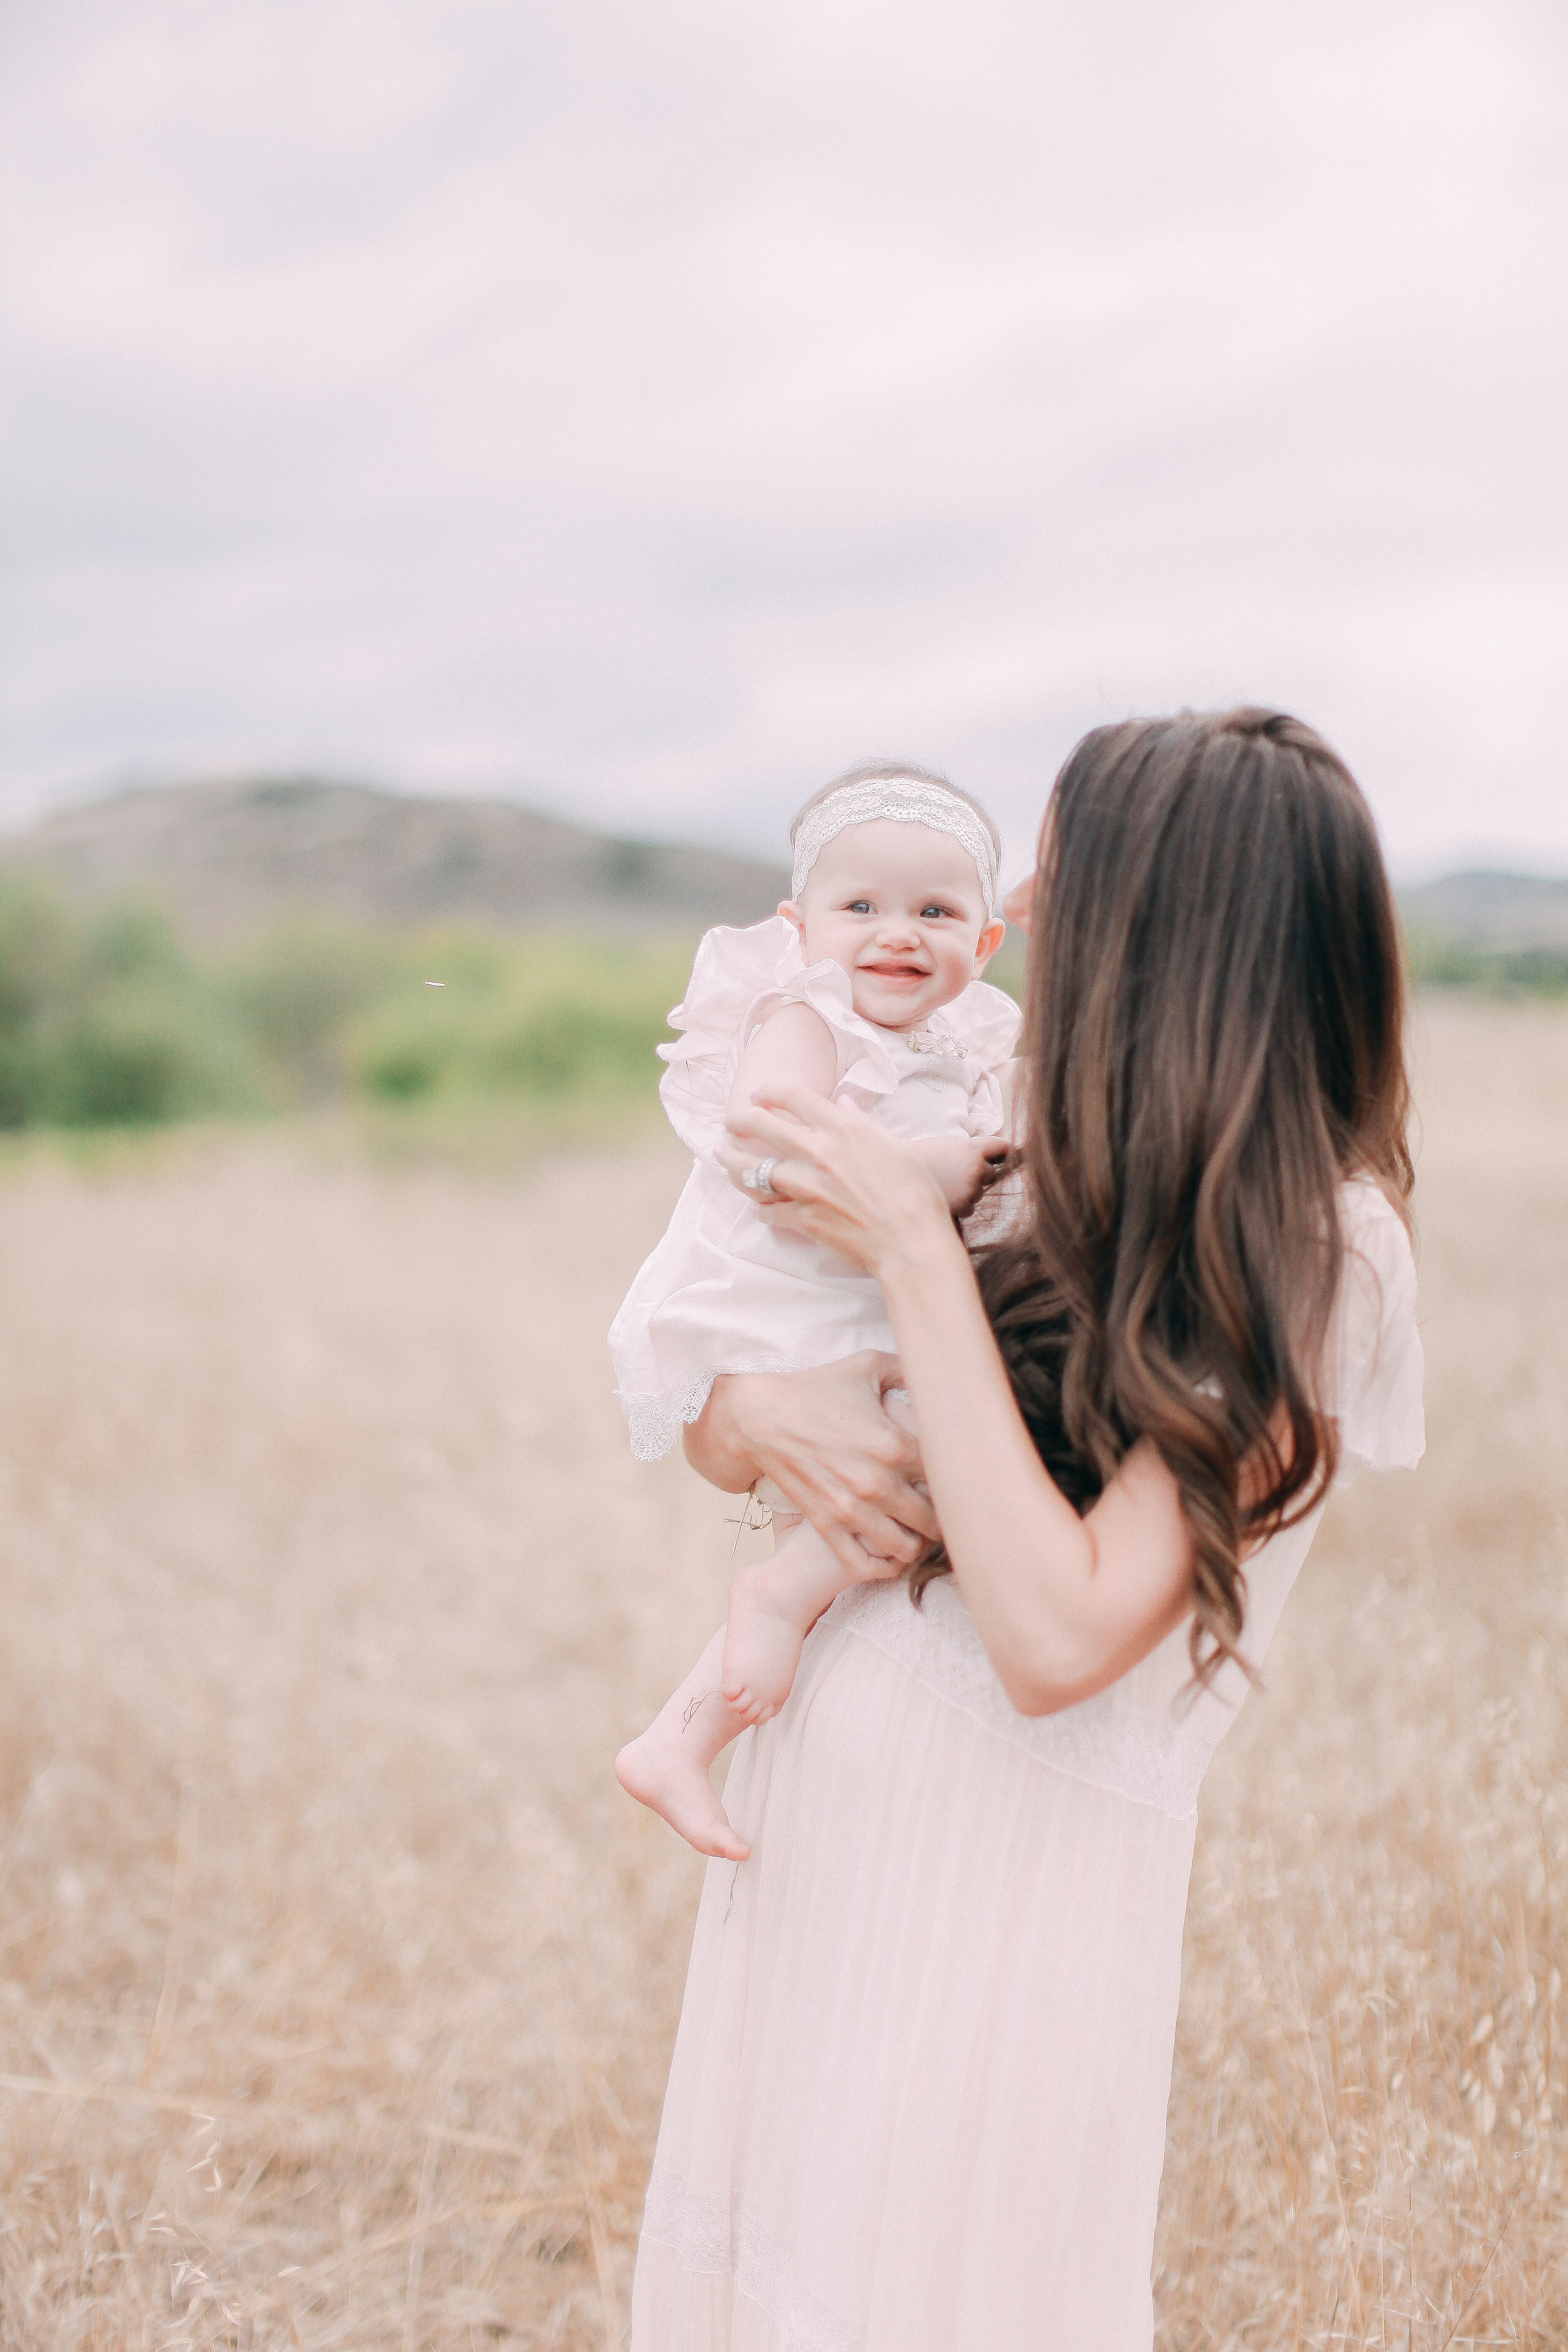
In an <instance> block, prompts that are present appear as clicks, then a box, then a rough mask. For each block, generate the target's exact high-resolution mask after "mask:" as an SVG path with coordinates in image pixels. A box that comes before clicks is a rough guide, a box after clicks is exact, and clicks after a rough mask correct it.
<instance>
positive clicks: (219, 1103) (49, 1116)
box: [0, 875, 1568, 1129]
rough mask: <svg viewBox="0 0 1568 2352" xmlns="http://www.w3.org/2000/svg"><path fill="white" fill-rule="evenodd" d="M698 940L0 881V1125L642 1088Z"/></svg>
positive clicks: (1485, 978)
mask: <svg viewBox="0 0 1568 2352" xmlns="http://www.w3.org/2000/svg"><path fill="white" fill-rule="evenodd" d="M694 945H695V941H694V940H693V939H692V938H691V937H689V936H672V937H669V938H664V939H653V940H625V939H623V940H611V939H606V938H602V937H592V936H586V935H584V934H581V933H575V932H562V933H557V934H550V933H542V932H528V933H522V934H516V933H504V932H500V931H495V930H488V929H479V928H476V927H472V926H463V927H450V928H445V929H430V930H426V931H422V932H416V933H414V934H409V933H404V932H395V931H393V930H390V929H384V928H381V927H378V926H374V925H370V924H352V923H344V922H336V921H332V920H331V919H327V918H324V917H317V916H306V915H299V916H292V917H289V918H286V919H282V920H280V921H279V922H277V923H274V924H272V925H271V926H269V927H268V928H267V929H263V930H261V931H258V932H257V933H255V934H254V935H252V936H251V937H250V938H248V939H246V940H242V941H239V942H237V943H236V944H235V945H233V946H231V947H227V948H225V949H221V950H198V949H197V948H195V947H194V946H193V945H192V944H191V942H190V941H189V940H185V939H184V938H183V937H182V935H181V934H180V932H179V931H178V930H177V929H176V928H175V926H174V924H173V923H172V922H171V920H170V919H169V917H168V916H167V914H166V913H165V912H164V911H163V908H161V907H159V906H158V905H157V904H156V903H155V902H154V901H153V900H151V899H147V898H117V899H110V900H107V901H103V902H100V903H99V904H97V905H91V906H81V905H79V904H77V903H76V902H74V901H72V900H70V899H68V898H66V897H65V896H64V895H62V894H61V893H60V892H59V891H58V890H56V889H54V888H52V887H50V886H48V885H47V883H44V882H42V881H39V880H37V879H34V878H31V877H26V876H17V875H10V876H4V877H0V1128H7V1129H26V1128H39V1127H44V1128H62V1129H72V1128H75V1129H89V1128H106V1127H107V1128H113V1127H136V1126H147V1125H154V1124H159V1123H163V1122H168V1121H172V1120H178V1119H190V1118H211V1117H238V1118H244V1117H260V1116H265V1115H268V1114H272V1113H278V1112H284V1111H289V1110H299V1109H307V1108H321V1107H323V1106H326V1105H330V1104H333V1103H343V1102H350V1101H357V1102H361V1103H366V1104H372V1105H379V1106H382V1107H384V1108H418V1107H427V1106H437V1107H439V1106H441V1105H444V1104H446V1105H452V1104H458V1103H464V1102H467V1103H469V1104H476V1103H482V1102H484V1101H485V1100H487V1099H489V1098H500V1097H511V1098H513V1099H515V1100H518V1101H520V1102H523V1103H527V1104H529V1105H531V1106H533V1107H535V1108H538V1109H539V1110H541V1111H542V1112H543V1113H545V1114H546V1115H548V1114H549V1112H550V1111H551V1110H552V1108H560V1107H563V1106H565V1105H568V1104H582V1103H584V1102H587V1103H592V1102H594V1101H595V1100H602V1101H605V1102H616V1103H625V1102H629V1101H633V1100H636V1099H637V1098H647V1099H648V1100H650V1101H651V1099H652V1097H653V1095H654V1092H655V1089H656V1087H657V1086H658V1076H659V1069H660V1065H659V1063H658V1059H657V1057H656V1055H655V1053H654V1047H655V1046H656V1045H658V1044H659V1043H660V1042H661V1040H663V1039H665V1038H666V1037H668V1035H669V1034H670V1033H669V1030H668V1026H667V1024H666V1020H665V1015H666V1013H668V1009H669V1007H670V1006H671V1005H672V1004H673V1003H675V1002H676V1001H677V999H678V998H679V995H680V993H681V991H682V989H683V987H684V985H685V982H686V978H687V974H688V971H689V968H690V960H691V952H692V949H693V946H694ZM1408 949H1409V955H1410V964H1411V971H1412V976H1413V978H1414V979H1415V981H1416V982H1417V983H1419V984H1424V985H1428V986H1436V987H1452V986H1462V987H1469V988H1481V989H1487V990H1489V991H1492V992H1497V993H1505V994H1506V993H1518V992H1523V991H1529V992H1539V993H1563V992H1568V950H1524V951H1517V952H1514V953H1511V954H1508V953H1500V952H1494V951H1492V950H1483V949H1479V948H1474V947H1471V946H1469V945H1468V944H1467V943H1464V942H1457V941H1454V940H1444V939H1440V938H1436V937H1433V936H1432V935H1430V934H1413V935H1412V936H1411V938H1410V939H1409V941H1408ZM1022 962H1023V959H1022V954H1021V951H1020V942H1018V941H1016V940H1013V939H1011V938H1010V939H1009V940H1008V943H1007V946H1006V948H1005V950H1004V952H1003V955H1002V956H1001V957H1000V958H998V960H997V962H996V964H995V965H994V966H993V971H992V976H993V978H994V979H996V980H997V981H999V982H1000V983H1001V984H1002V985H1003V986H1005V987H1008V988H1011V989H1012V990H1014V991H1015V992H1016V991H1017V988H1018V986H1019V983H1020V981H1021V978H1022Z"/></svg>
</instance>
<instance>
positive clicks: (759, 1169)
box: [741, 1160, 784, 1201]
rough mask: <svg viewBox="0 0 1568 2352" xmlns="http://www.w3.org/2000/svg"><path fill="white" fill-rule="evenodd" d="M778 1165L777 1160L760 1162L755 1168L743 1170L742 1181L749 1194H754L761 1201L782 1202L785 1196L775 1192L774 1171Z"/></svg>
mask: <svg viewBox="0 0 1568 2352" xmlns="http://www.w3.org/2000/svg"><path fill="white" fill-rule="evenodd" d="M778 1164H779V1163H778V1161H777V1160H758V1162H757V1164H756V1166H755V1167H754V1168H743V1169H742V1171H741V1181H742V1184H743V1185H744V1186H745V1188H746V1190H747V1192H754V1193H755V1194H756V1196H757V1198H758V1200H759V1201H777V1200H781V1199H782V1198H783V1197H784V1196H783V1194H782V1193H779V1192H774V1191H773V1170H774V1169H775V1168H776V1167H777V1166H778Z"/></svg>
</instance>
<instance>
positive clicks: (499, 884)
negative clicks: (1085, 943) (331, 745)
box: [0, 777, 789, 941]
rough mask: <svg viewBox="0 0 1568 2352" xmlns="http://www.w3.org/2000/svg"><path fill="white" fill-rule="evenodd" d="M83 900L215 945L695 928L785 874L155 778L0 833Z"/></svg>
mask: <svg viewBox="0 0 1568 2352" xmlns="http://www.w3.org/2000/svg"><path fill="white" fill-rule="evenodd" d="M18 867H25V868H30V869H32V870H34V871H37V872H42V873H44V874H47V875H48V876H50V877H53V878H54V879H55V880H56V881H57V882H58V883H60V884H61V885H62V886H63V887H65V888H66V889H68V891H69V892H70V893H71V894H72V895H73V896H80V897H99V896H102V895H104V894H106V893H109V892H111V891H120V890H128V889H138V890H145V891H149V892H151V893H153V894H154V895H155V896H157V897H158V898H162V899H163V901H164V903H165V904H166V905H168V907H169V908H171V910H172V912H173V913H174V916H175V917H176V919H178V920H179V921H180V923H181V924H182V926H183V927H184V929H187V930H188V931H189V932H190V933H191V934H192V936H194V937H195V938H196V939H199V940H206V941H217V940H225V939H227V938H231V937H234V936H236V935H237V934H239V933H242V932H244V931H247V930H250V929H255V928H256V927H257V926H258V925H259V924H262V923H264V922H266V921H267V920H268V919H269V918H270V917H273V916H276V915H279V914H281V913H284V912H286V911H289V910H291V909H294V908H312V909H317V910H320V911H321V912H325V913H330V914H333V915H337V916H342V917H349V918H353V919H363V920H366V921H372V922H376V923H382V924H390V925H393V926H395V927H397V928H408V929H413V928H415V927H416V926H418V925H421V924H426V923H430V922H437V921H441V920H452V919H458V920H461V919H470V920H474V921H480V922H485V923H489V924H494V925H497V926H500V928H502V929H509V930H523V929H544V928H547V927H548V928H552V929H553V928H556V927H559V926H572V927H576V928H581V929H588V930H594V931H611V932H616V931H626V930H631V931H640V932H648V931H655V930H660V929H683V930H687V929H689V930H695V929H700V928H701V927H703V926H705V925H707V924H710V923H716V922H731V923H751V922H757V921H760V920H761V919H762V918H763V916H764V915H770V914H772V912H773V908H775V907H776V905H777V904H778V901H779V899H780V898H783V897H784V896H785V895H786V893H787V891H788V888H789V876H788V874H787V872H786V871H785V870H784V868H783V867H779V866H769V865H765V864H763V862H762V861H761V860H753V859H750V858H743V857H734V856H728V855H726V854H724V853H723V852H721V851H718V850H710V849H696V848H684V847H679V846H674V845H668V844H666V843H659V842H647V841H636V840H629V839H625V838H620V837H617V836H613V835H605V834H602V833H595V832H591V831H590V830H589V829H588V828H587V827H586V826H584V825H575V824H565V823H563V821H562V820H561V819H559V818H556V817H547V816H541V815H539V814H536V813H535V812H533V811H532V810H531V809H525V808H520V807H518V806H516V805H515V804H514V803H510V802H508V801H500V800H479V799H463V800H459V799H447V798H444V797H436V796H429V797H424V798H420V797H416V796H415V795H412V794H404V793H389V792H382V791H377V790H375V789H374V788H373V787H371V786H369V785H364V784H351V783H339V782H331V781H325V780H321V779H317V778H313V777H268V778H259V779H250V780H244V779H241V780H235V781H226V782H213V783H190V784H171V785H158V786H149V787H146V788H143V789H142V790H139V791H132V792H125V793H115V794H113V795H112V796H111V797H110V798H108V799H104V800H100V801H95V802H91V803H87V804H85V805H83V806H80V807H76V808H69V809H65V810H62V811H60V812H58V813H57V814H54V815H51V816H48V817H46V818H44V819H43V820H42V821H41V822H40V823H38V824H35V825H33V826H31V827H29V828H28V829H27V830H26V831H25V832H21V833H16V834H13V835H10V836H9V837H8V838H7V839H5V840H4V841H3V842H0V869H4V868H8V869H11V870H13V871H14V870H16V868H18Z"/></svg>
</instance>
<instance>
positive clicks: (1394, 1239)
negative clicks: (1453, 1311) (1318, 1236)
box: [1330, 1176, 1426, 1478]
mask: <svg viewBox="0 0 1568 2352" xmlns="http://www.w3.org/2000/svg"><path fill="white" fill-rule="evenodd" d="M1339 1215H1340V1232H1341V1234H1342V1238H1343V1242H1344V1265H1343V1270H1342V1274H1341V1277H1340V1294H1339V1297H1338V1299H1337V1301H1336V1303H1335V1310H1334V1326H1333V1329H1332V1332H1331V1350H1330V1355H1331V1380H1332V1411H1333V1413H1334V1417H1335V1420H1336V1421H1337V1423H1338V1424H1339V1433H1340V1452H1341V1463H1342V1468H1341V1476H1342V1478H1348V1477H1352V1476H1353V1475H1354V1474H1355V1472H1356V1471H1357V1470H1358V1469H1378V1470H1388V1469H1409V1468H1413V1467H1414V1465H1415V1464H1416V1463H1417V1462H1418V1461H1419V1460H1420V1458H1421V1455H1422V1453H1423V1452H1424V1450H1425V1448H1426V1418H1425V1413H1424V1410H1423V1405H1422V1381H1423V1375H1424V1370H1425V1367H1424V1362H1423V1357H1422V1349H1421V1331H1420V1326H1419V1323H1418V1321H1417V1316H1416V1286H1415V1253H1414V1251H1413V1250H1412V1248H1411V1244H1410V1233H1409V1229H1408V1227H1407V1225H1406V1223H1405V1219H1404V1217H1403V1216H1402V1215H1401V1214H1400V1212H1399V1211H1398V1209H1397V1208H1395V1206H1394V1203H1393V1202H1392V1201H1390V1200H1389V1198H1388V1196H1387V1194H1386V1193H1385V1192H1384V1190H1383V1188H1382V1186H1381V1185H1380V1184H1379V1183H1377V1182H1376V1181H1375V1180H1374V1179H1373V1178H1372V1177H1370V1176H1354V1177H1352V1178H1350V1179H1349V1180H1348V1181H1346V1182H1344V1183H1343V1184H1342V1185H1341V1187H1340V1192H1339Z"/></svg>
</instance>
